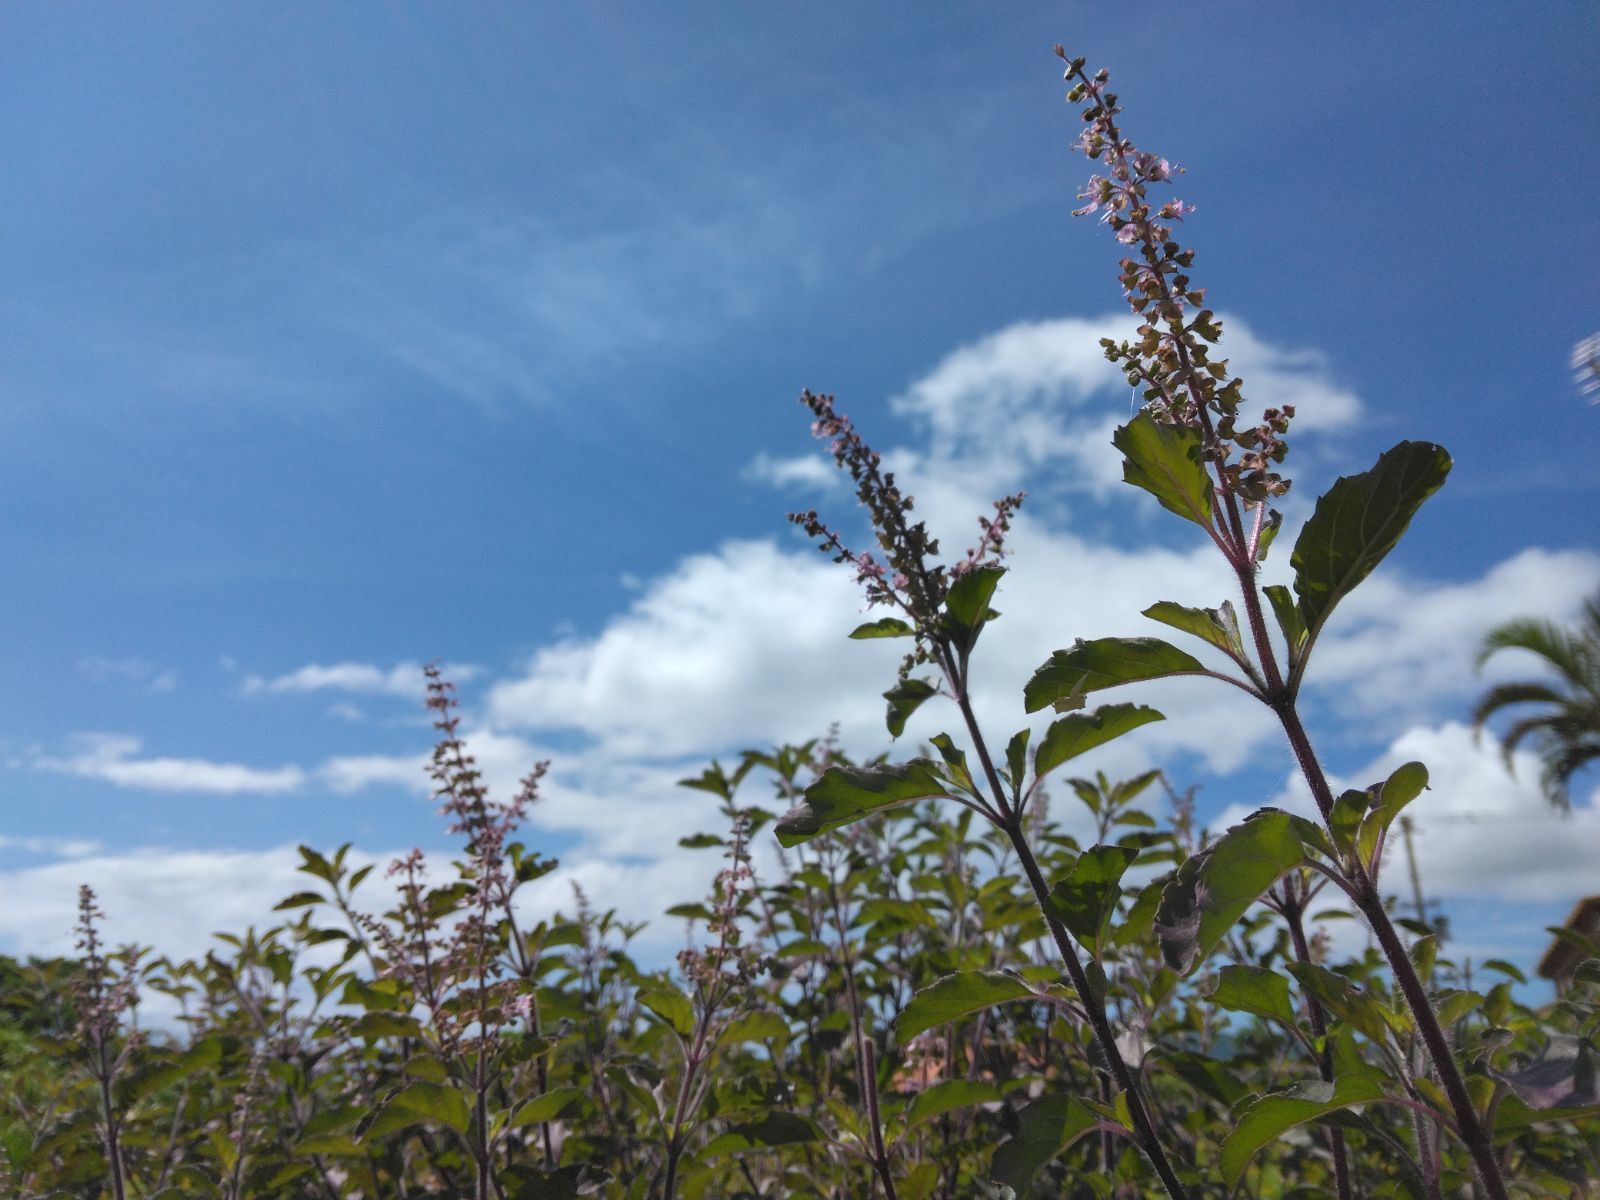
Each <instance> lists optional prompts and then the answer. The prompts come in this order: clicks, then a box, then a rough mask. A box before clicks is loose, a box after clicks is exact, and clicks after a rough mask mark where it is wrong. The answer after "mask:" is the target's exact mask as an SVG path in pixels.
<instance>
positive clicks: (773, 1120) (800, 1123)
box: [700, 1112, 817, 1158]
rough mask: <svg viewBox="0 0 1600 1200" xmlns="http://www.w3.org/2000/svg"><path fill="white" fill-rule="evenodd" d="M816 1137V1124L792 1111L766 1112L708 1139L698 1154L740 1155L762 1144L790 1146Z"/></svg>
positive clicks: (811, 1140) (707, 1155) (762, 1145)
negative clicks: (757, 1119)
mask: <svg viewBox="0 0 1600 1200" xmlns="http://www.w3.org/2000/svg"><path fill="white" fill-rule="evenodd" d="M816 1140H817V1127H816V1126H815V1125H813V1124H812V1123H811V1122H810V1121H808V1120H807V1119H806V1118H805V1117H802V1116H800V1115H798V1114H796V1113H789V1112H769V1113H768V1114H767V1115H766V1116H764V1117H762V1118H761V1119H760V1120H759V1121H749V1122H746V1123H745V1124H742V1125H735V1126H733V1127H732V1128H730V1129H729V1130H728V1131H727V1132H726V1133H723V1134H722V1135H721V1136H719V1137H715V1138H712V1139H711V1141H710V1142H709V1143H707V1145H706V1148H705V1149H704V1150H702V1151H701V1152H700V1153H701V1155H703V1156H704V1157H706V1158H711V1157H713V1156H715V1155H719V1154H741V1153H743V1152H744V1151H746V1150H760V1149H762V1148H763V1147H766V1146H793V1145H797V1144H799V1143H801V1142H814V1141H816Z"/></svg>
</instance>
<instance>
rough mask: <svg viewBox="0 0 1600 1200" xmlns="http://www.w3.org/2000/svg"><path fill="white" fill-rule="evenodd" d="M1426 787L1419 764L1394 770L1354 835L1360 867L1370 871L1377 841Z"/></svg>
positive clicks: (1423, 770)
mask: <svg viewBox="0 0 1600 1200" xmlns="http://www.w3.org/2000/svg"><path fill="white" fill-rule="evenodd" d="M1427 786H1428V768H1427V767H1425V766H1423V765H1422V764H1421V763H1419V762H1408V763H1405V764H1404V765H1403V766H1399V767H1396V768H1395V770H1394V773H1393V774H1392V775H1390V776H1389V778H1388V779H1386V780H1384V782H1383V784H1382V786H1381V787H1379V788H1378V793H1377V796H1376V797H1375V798H1374V800H1373V803H1372V806H1371V807H1370V808H1369V809H1368V810H1367V815H1366V817H1365V818H1363V820H1362V822H1361V829H1360V831H1359V832H1358V833H1357V834H1356V848H1357V849H1358V850H1359V851H1360V853H1361V861H1362V863H1363V864H1364V865H1365V866H1366V867H1367V868H1368V869H1369V870H1370V869H1371V868H1372V864H1373V859H1374V858H1375V857H1376V856H1377V852H1378V841H1379V839H1380V838H1381V837H1382V835H1383V834H1384V833H1385V832H1387V831H1388V828H1389V826H1390V825H1391V824H1393V823H1394V819H1395V818H1396V817H1398V816H1399V815H1400V812H1401V810H1402V809H1404V808H1405V806H1406V805H1408V804H1410V803H1411V802H1412V801H1413V800H1415V799H1416V798H1417V797H1418V796H1420V795H1422V791H1423V789H1424V788H1426V787H1427Z"/></svg>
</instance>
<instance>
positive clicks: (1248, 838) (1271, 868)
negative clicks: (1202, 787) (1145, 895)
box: [1155, 808, 1320, 974]
mask: <svg viewBox="0 0 1600 1200" xmlns="http://www.w3.org/2000/svg"><path fill="white" fill-rule="evenodd" d="M1308 825H1310V822H1308V821H1306V820H1305V819H1304V818H1301V817H1296V816H1293V815H1292V814H1290V813H1286V812H1283V811H1281V810H1280V809H1275V808H1263V809H1261V810H1259V811H1258V812H1256V813H1254V814H1252V815H1251V816H1250V817H1249V818H1247V819H1246V820H1245V821H1244V822H1243V823H1242V824H1239V825H1235V826H1234V827H1233V828H1232V829H1230V830H1228V832H1227V833H1225V834H1223V835H1222V837H1221V838H1220V839H1218V841H1217V843H1216V844H1215V845H1214V846H1212V847H1210V848H1209V849H1207V850H1203V851H1201V852H1200V853H1199V854H1196V855H1194V856H1192V857H1191V858H1189V859H1187V860H1185V862H1184V863H1183V865H1182V866H1181V867H1179V868H1178V871H1177V873H1176V874H1175V875H1174V876H1173V878H1172V880H1171V881H1170V882H1169V883H1168V884H1167V886H1166V887H1165V888H1163V889H1162V892H1161V905H1160V907H1159V908H1158V909H1157V910H1156V916H1155V930H1156V937H1157V939H1158V940H1159V941H1160V943H1161V953H1162V956H1163V957H1164V958H1165V959H1166V962H1167V965H1168V966H1169V967H1171V968H1172V969H1173V970H1174V971H1177V972H1179V973H1180V974H1188V973H1189V972H1190V971H1192V970H1194V968H1195V967H1197V966H1198V965H1199V964H1200V963H1202V962H1204V961H1205V959H1206V956H1207V955H1209V954H1210V953H1211V951H1212V950H1213V949H1215V948H1216V945H1217V943H1218V942H1219V941H1221V940H1222V938H1223V935H1225V934H1226V933H1227V932H1228V930H1229V929H1231V928H1232V927H1233V924H1234V922H1235V921H1237V920H1238V919H1239V918H1240V917H1242V916H1243V915H1244V914H1245V910H1246V909H1248V908H1249V907H1250V906H1251V905H1252V904H1254V903H1255V902H1256V901H1257V900H1259V899H1260V898H1261V894H1262V893H1263V892H1265V891H1266V890H1267V889H1268V888H1269V887H1271V886H1272V885H1273V884H1275V883H1276V882H1278V880H1279V879H1280V878H1282V877H1283V875H1284V873H1285V872H1287V871H1290V870H1293V869H1294V868H1295V867H1297V866H1299V865H1300V864H1301V863H1302V862H1304V861H1305V859H1306V843H1305V840H1304V835H1303V830H1302V827H1303V826H1308ZM1313 831H1314V832H1319V833H1320V831H1316V830H1315V829H1314V827H1313Z"/></svg>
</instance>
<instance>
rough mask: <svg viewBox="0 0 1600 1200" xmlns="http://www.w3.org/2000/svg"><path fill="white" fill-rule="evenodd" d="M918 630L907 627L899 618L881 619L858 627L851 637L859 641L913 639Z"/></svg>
mask: <svg viewBox="0 0 1600 1200" xmlns="http://www.w3.org/2000/svg"><path fill="white" fill-rule="evenodd" d="M916 632H917V631H916V630H915V629H913V628H911V626H909V625H907V624H906V623H905V622H904V621H902V620H901V619H900V618H899V617H879V618H878V619H877V620H876V621H868V622H867V623H866V624H865V625H857V626H856V627H855V629H853V630H852V631H851V633H850V636H851V637H853V638H857V639H865V638H896V637H912V636H914V635H915V634H916Z"/></svg>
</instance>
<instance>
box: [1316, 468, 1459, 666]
mask: <svg viewBox="0 0 1600 1200" xmlns="http://www.w3.org/2000/svg"><path fill="white" fill-rule="evenodd" d="M1449 473H1450V455H1449V454H1447V453H1446V452H1445V450H1444V448H1443V447H1441V446H1435V445H1434V444H1433V443H1432V442H1401V443H1400V444H1399V445H1398V446H1395V447H1394V448H1393V449H1391V450H1388V451H1386V452H1384V454H1383V455H1382V456H1380V457H1379V459H1378V462H1377V464H1376V465H1375V466H1374V467H1373V468H1372V469H1371V470H1370V471H1364V472H1362V473H1361V474H1360V475H1346V476H1344V477H1343V478H1341V479H1339V480H1336V481H1335V482H1334V485H1333V486H1332V487H1331V488H1329V489H1328V491H1327V493H1326V494H1325V495H1324V496H1323V497H1322V498H1321V499H1319V500H1318V501H1317V508H1316V511H1315V512H1314V513H1312V515H1311V519H1310V520H1309V521H1307V522H1306V524H1305V528H1304V529H1302V530H1301V531H1300V537H1299V539H1298V540H1297V541H1296V542H1295V545H1294V553H1293V554H1292V555H1291V556H1290V558H1289V565H1290V566H1292V567H1293V568H1294V590H1295V595H1297V596H1298V597H1299V598H1300V612H1301V615H1302V617H1303V618H1304V620H1305V625H1306V630H1307V649H1309V648H1310V643H1312V642H1315V641H1316V639H1317V635H1318V634H1319V633H1320V632H1321V630H1322V626H1323V623H1324V622H1326V621H1327V619H1328V615H1329V614H1330V613H1331V612H1332V611H1333V609H1334V606H1335V605H1337V604H1338V603H1339V601H1340V600H1342V599H1343V598H1344V597H1345V596H1347V595H1348V594H1349V593H1350V592H1351V591H1353V590H1354V589H1355V587H1356V585H1358V584H1359V583H1360V582H1361V581H1362V580H1363V579H1365V578H1366V577H1367V576H1368V575H1370V574H1371V573H1372V570H1373V568H1374V567H1376V566H1377V565H1378V564H1379V563H1380V562H1382V561H1383V558H1384V556H1385V555H1387V554H1388V553H1389V551H1390V550H1392V549H1394V547H1395V544H1396V543H1397V542H1398V541H1399V540H1400V536H1401V535H1402V534H1403V533H1405V531H1406V526H1408V525H1409V524H1410V523H1411V518H1412V517H1413V516H1415V515H1416V512H1417V509H1419V508H1420V507H1422V502H1423V501H1424V500H1426V499H1427V498H1428V497H1429V496H1431V495H1433V493H1434V492H1436V491H1438V490H1439V488H1440V487H1441V486H1442V485H1443V484H1444V480H1445V476H1446V475H1448V474H1449Z"/></svg>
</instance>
